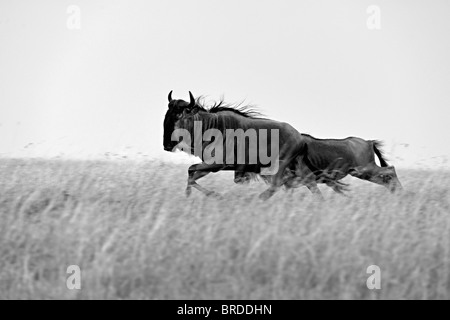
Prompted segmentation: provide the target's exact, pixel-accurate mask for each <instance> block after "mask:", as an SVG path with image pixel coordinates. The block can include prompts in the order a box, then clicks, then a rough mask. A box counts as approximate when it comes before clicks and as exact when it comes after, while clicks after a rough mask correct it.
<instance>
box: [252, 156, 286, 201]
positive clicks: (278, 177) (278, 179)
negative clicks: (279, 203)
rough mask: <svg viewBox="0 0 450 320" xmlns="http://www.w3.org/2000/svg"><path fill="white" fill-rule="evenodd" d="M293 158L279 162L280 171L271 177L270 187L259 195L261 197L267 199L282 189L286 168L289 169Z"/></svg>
mask: <svg viewBox="0 0 450 320" xmlns="http://www.w3.org/2000/svg"><path fill="white" fill-rule="evenodd" d="M291 160H292V158H289V159H288V160H284V161H279V162H278V171H277V172H276V173H275V174H274V175H273V178H271V179H270V187H269V188H268V189H267V190H265V191H264V192H263V193H261V194H260V195H259V198H260V199H263V200H267V199H269V198H270V197H271V196H273V195H274V193H275V192H277V191H278V190H279V189H280V187H281V185H282V184H283V182H284V180H283V177H284V175H285V170H288V165H289V163H290V161H291Z"/></svg>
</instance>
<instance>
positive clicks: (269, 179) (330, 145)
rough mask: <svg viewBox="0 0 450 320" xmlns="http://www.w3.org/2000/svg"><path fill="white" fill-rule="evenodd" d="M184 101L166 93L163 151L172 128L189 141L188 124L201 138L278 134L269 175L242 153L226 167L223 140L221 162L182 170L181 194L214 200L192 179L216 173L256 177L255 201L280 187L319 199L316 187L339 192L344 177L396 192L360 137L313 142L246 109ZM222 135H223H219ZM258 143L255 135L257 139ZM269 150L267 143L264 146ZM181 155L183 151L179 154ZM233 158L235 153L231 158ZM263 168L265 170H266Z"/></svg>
mask: <svg viewBox="0 0 450 320" xmlns="http://www.w3.org/2000/svg"><path fill="white" fill-rule="evenodd" d="M189 96H190V102H189V103H188V102H186V101H184V100H175V99H172V91H171V92H170V93H169V108H168V110H167V112H166V116H165V119H164V141H163V144H164V149H165V150H166V151H173V150H174V149H175V148H176V147H178V146H179V142H178V141H172V133H173V132H174V130H176V129H185V130H187V131H188V132H189V135H190V136H195V133H194V122H195V121H201V123H202V128H201V135H203V134H204V133H205V132H206V131H207V130H208V129H210V128H215V129H219V130H220V131H221V132H222V133H224V132H225V131H226V130H227V129H243V130H247V129H269V131H270V129H278V130H279V132H280V134H279V147H280V151H279V166H278V171H277V172H276V174H275V175H267V174H265V173H264V172H262V169H263V168H264V167H265V165H263V164H262V163H260V162H257V163H254V164H250V163H249V161H248V160H249V158H248V151H249V150H248V147H249V146H248V145H246V147H247V150H246V151H247V153H246V155H245V162H244V163H238V162H237V161H236V157H234V159H233V161H232V163H227V162H226V161H225V160H226V159H225V158H226V154H227V153H229V151H230V150H229V149H228V148H226V144H227V142H226V139H225V140H224V141H223V149H226V152H225V153H223V158H224V161H223V162H222V163H221V164H220V163H213V164H208V163H205V162H202V163H200V164H194V165H192V166H190V167H189V169H188V185H187V188H186V194H187V195H190V193H191V188H192V187H194V188H196V189H198V190H200V191H201V192H203V193H205V194H206V195H215V194H216V193H215V192H212V191H209V190H207V189H205V188H204V187H202V186H200V185H198V184H197V182H196V180H198V179H199V178H201V177H204V176H206V175H207V174H209V173H210V172H218V171H220V170H232V171H235V179H234V182H235V183H244V182H248V181H249V180H251V179H252V178H255V177H258V176H260V177H261V178H263V180H264V181H265V182H266V183H269V184H270V187H269V189H267V190H266V191H264V192H263V193H262V194H261V195H260V197H261V198H263V199H267V198H269V197H270V196H272V195H273V194H274V193H275V192H276V191H277V190H278V189H279V188H280V187H281V186H284V187H285V188H286V189H290V188H295V187H298V186H300V185H304V186H307V187H308V188H309V190H310V191H311V192H313V193H314V194H316V195H318V196H320V197H322V195H321V192H320V190H319V188H318V187H317V184H318V183H325V184H326V185H327V186H329V187H331V188H332V189H333V190H334V191H335V192H337V193H343V191H344V190H345V188H346V186H347V184H345V183H342V182H341V181H339V180H341V179H342V178H344V177H345V176H347V175H348V174H350V175H352V176H355V177H358V178H360V179H363V180H368V181H371V182H374V183H377V184H381V185H384V186H386V187H387V188H388V189H389V190H391V191H392V192H393V191H395V189H396V188H397V187H398V188H401V184H400V181H399V180H398V178H397V175H396V172H395V168H394V167H393V166H388V164H387V163H386V161H385V160H384V158H383V155H382V153H381V151H380V149H379V146H380V143H379V142H378V141H372V140H370V141H366V140H363V139H360V138H355V137H350V138H346V139H317V138H314V137H312V136H310V135H306V134H300V133H299V132H298V131H297V130H295V129H294V128H293V127H292V126H290V125H289V124H287V123H282V122H277V121H274V120H269V119H265V118H263V117H261V116H260V114H258V113H257V112H254V111H252V110H251V109H248V108H242V107H241V108H239V107H236V106H232V105H226V104H224V103H223V101H221V102H219V103H218V104H216V105H214V106H212V107H211V108H208V109H206V108H205V107H204V106H203V105H202V104H201V103H200V101H199V100H195V98H194V97H193V95H192V93H191V92H189ZM222 136H223V135H222ZM258 139H259V136H258ZM266 142H267V143H268V144H269V147H270V141H269V139H267V141H266ZM209 144H210V142H209V140H208V142H204V141H202V144H201V146H200V149H201V150H200V151H201V152H200V154H197V155H198V156H200V158H201V159H202V160H204V159H203V157H202V156H203V151H205V149H207V147H208V145H209ZM193 145H194V143H193V142H192V141H191V144H190V145H189V146H187V149H188V151H187V152H189V153H191V152H192V150H193V149H194V147H193ZM183 151H186V149H185V150H183ZM375 154H376V155H377V156H378V158H379V160H380V164H381V168H380V167H379V166H377V165H376V164H375V159H374V156H375ZM236 155H237V152H236V149H235V150H234V156H236ZM266 167H267V165H266Z"/></svg>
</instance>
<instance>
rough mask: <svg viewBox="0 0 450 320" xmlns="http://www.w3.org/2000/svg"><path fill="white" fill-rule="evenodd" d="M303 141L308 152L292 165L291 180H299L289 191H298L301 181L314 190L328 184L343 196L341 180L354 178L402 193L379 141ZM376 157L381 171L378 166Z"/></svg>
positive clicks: (308, 137)
mask: <svg viewBox="0 0 450 320" xmlns="http://www.w3.org/2000/svg"><path fill="white" fill-rule="evenodd" d="M302 137H303V139H304V141H305V143H306V152H304V153H303V154H302V155H299V158H298V159H296V162H297V163H292V164H291V165H290V167H289V169H290V170H291V176H294V175H295V176H296V178H293V179H291V180H289V182H288V187H295V180H296V179H299V182H298V184H302V185H305V184H306V185H308V184H312V185H313V188H315V187H314V184H315V183H326V184H327V185H328V186H330V187H331V188H332V189H333V190H334V191H336V192H338V193H342V190H344V186H345V185H344V184H341V183H340V181H339V180H340V179H342V178H344V177H345V176H347V175H352V176H354V177H357V178H359V179H362V180H367V181H370V182H373V183H376V184H380V185H383V186H385V187H386V188H387V189H389V190H390V191H391V192H394V191H395V190H396V189H402V185H401V183H400V181H399V180H398V178H397V174H396V172H395V168H394V167H393V166H389V165H388V164H387V162H386V160H385V159H384V157H383V153H382V151H381V143H380V142H379V141H376V140H363V139H361V138H357V137H348V138H345V139H317V138H314V137H312V136H310V135H308V134H302ZM375 155H376V156H377V157H378V159H379V161H380V165H381V167H379V166H377V164H376V163H375ZM301 157H303V158H302V159H300V158H301ZM305 163H307V164H308V166H305ZM311 168H316V169H313V170H311ZM319 192H320V191H319Z"/></svg>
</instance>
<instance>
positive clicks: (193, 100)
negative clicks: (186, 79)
mask: <svg viewBox="0 0 450 320" xmlns="http://www.w3.org/2000/svg"><path fill="white" fill-rule="evenodd" d="M189 98H190V99H191V102H190V103H189V107H193V106H195V98H194V96H193V95H192V93H191V92H190V91H189Z"/></svg>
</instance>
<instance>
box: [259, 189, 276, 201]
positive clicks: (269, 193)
mask: <svg viewBox="0 0 450 320" xmlns="http://www.w3.org/2000/svg"><path fill="white" fill-rule="evenodd" d="M271 196H273V192H272V191H270V190H266V191H264V192H263V193H261V194H260V195H259V198H260V199H261V200H264V201H265V200H267V199H269V198H270V197H271Z"/></svg>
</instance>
